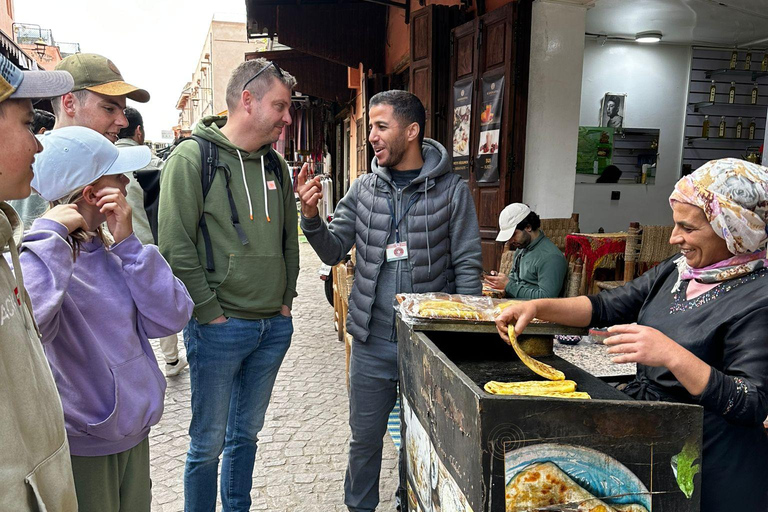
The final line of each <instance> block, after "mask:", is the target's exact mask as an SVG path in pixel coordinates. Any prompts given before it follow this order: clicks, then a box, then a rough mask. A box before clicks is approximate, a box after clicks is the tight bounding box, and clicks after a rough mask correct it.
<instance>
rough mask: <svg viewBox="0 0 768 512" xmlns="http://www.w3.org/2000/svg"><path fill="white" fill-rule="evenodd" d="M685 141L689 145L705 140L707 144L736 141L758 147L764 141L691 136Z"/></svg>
mask: <svg viewBox="0 0 768 512" xmlns="http://www.w3.org/2000/svg"><path fill="white" fill-rule="evenodd" d="M685 140H686V141H687V142H688V144H689V145H691V144H693V143H694V142H696V141H703V140H705V141H707V142H735V141H739V142H746V143H748V144H747V145H749V143H752V144H755V145H757V146H759V145H760V144H762V141H760V140H758V139H747V138H744V137H742V138H740V139H737V138H736V137H700V136H693V137H691V136H688V137H686V138H685Z"/></svg>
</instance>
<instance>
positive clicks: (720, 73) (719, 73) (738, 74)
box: [706, 69, 768, 82]
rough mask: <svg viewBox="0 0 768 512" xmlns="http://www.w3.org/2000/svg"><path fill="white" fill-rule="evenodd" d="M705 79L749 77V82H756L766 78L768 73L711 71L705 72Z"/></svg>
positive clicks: (735, 70)
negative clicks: (714, 77)
mask: <svg viewBox="0 0 768 512" xmlns="http://www.w3.org/2000/svg"><path fill="white" fill-rule="evenodd" d="M706 76H707V79H708V80H709V79H711V78H712V77H713V76H730V77H734V78H736V77H749V81H750V82H755V81H757V79H758V78H763V77H766V76H768V71H751V70H747V69H713V70H711V71H707V73H706Z"/></svg>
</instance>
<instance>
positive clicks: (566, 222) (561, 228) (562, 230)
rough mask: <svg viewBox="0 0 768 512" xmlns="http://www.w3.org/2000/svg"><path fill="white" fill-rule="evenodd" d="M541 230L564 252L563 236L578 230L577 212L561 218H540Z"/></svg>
mask: <svg viewBox="0 0 768 512" xmlns="http://www.w3.org/2000/svg"><path fill="white" fill-rule="evenodd" d="M541 230H542V231H544V234H545V235H547V238H549V239H550V240H552V243H553V244H555V245H556V246H557V248H558V249H560V250H561V251H562V252H565V237H566V236H568V235H570V234H571V233H578V232H579V214H578V213H574V214H573V215H571V216H570V217H568V218H562V219H541Z"/></svg>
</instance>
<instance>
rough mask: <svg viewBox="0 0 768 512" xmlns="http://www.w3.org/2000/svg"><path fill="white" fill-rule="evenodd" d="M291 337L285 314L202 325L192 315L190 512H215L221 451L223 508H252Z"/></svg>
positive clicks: (188, 341) (188, 335) (187, 339)
mask: <svg viewBox="0 0 768 512" xmlns="http://www.w3.org/2000/svg"><path fill="white" fill-rule="evenodd" d="M292 334H293V320H292V319H291V318H290V317H286V316H283V315H277V316H275V317H272V318H267V319H264V320H243V319H240V318H229V319H228V320H227V321H226V322H224V323H221V324H203V325H201V324H199V323H198V322H197V321H196V320H195V319H194V318H193V319H192V320H190V322H189V323H188V324H187V326H186V327H185V328H184V345H185V346H186V347H187V359H188V361H189V369H190V379H191V385H192V422H191V423H190V425H189V437H190V442H189V451H188V452H187V464H186V467H185V468H184V510H185V511H186V512H209V511H210V512H214V510H215V508H216V475H217V472H218V467H219V455H221V453H222V451H223V452H224V456H223V458H222V467H221V501H222V506H223V510H224V511H225V512H235V511H247V510H248V509H249V508H250V506H251V484H252V477H253V462H254V459H255V457H256V445H257V442H258V434H259V431H260V430H261V428H262V427H263V426H264V414H265V413H266V411H267V405H269V399H270V396H271V395H272V388H273V386H274V384H275V378H276V377H277V371H278V370H279V369H280V365H281V364H282V362H283V358H284V357H285V353H286V352H287V351H288V347H289V346H290V344H291V335H292Z"/></svg>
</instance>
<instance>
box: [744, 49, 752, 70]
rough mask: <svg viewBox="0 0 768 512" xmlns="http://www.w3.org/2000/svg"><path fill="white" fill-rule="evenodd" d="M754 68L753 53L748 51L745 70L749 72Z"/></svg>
mask: <svg viewBox="0 0 768 512" xmlns="http://www.w3.org/2000/svg"><path fill="white" fill-rule="evenodd" d="M751 67H752V51H747V57H746V58H745V59H744V69H746V70H747V71H749V68H751Z"/></svg>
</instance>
